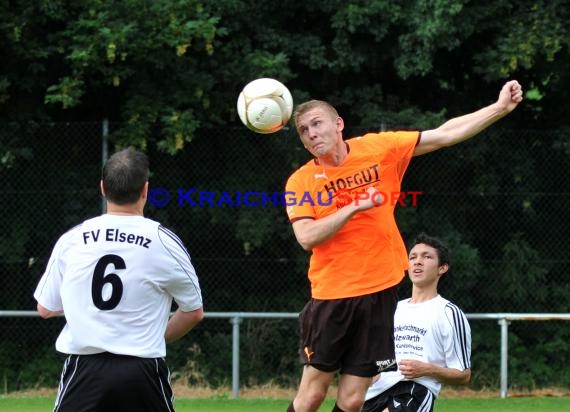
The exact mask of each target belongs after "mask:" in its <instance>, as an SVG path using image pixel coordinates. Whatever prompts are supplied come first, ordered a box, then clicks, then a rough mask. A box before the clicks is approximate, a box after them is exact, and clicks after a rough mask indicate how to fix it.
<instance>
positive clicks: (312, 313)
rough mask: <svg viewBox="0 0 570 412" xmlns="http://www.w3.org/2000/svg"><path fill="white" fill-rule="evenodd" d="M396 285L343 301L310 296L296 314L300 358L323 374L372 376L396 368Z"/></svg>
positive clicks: (302, 361) (303, 362)
mask: <svg viewBox="0 0 570 412" xmlns="http://www.w3.org/2000/svg"><path fill="white" fill-rule="evenodd" d="M397 304H398V293H397V288H396V287H392V288H389V289H386V290H383V291H380V292H376V293H372V294H370V295H364V296H357V297H354V298H346V299H332V300H319V299H311V300H310V301H309V302H308V303H307V304H306V305H305V307H304V308H303V311H302V312H301V314H300V317H299V325H300V345H299V358H300V361H301V363H302V364H304V365H311V366H313V367H315V368H317V369H319V370H321V371H323V372H334V371H337V370H340V373H343V374H344V373H346V374H350V375H355V376H361V377H372V376H374V375H376V374H378V373H379V372H381V371H388V370H396V359H395V358H396V356H395V353H394V312H395V311H396V305H397Z"/></svg>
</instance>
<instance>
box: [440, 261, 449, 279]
mask: <svg viewBox="0 0 570 412" xmlns="http://www.w3.org/2000/svg"><path fill="white" fill-rule="evenodd" d="M448 270H449V265H448V264H447V263H444V264H443V265H441V266H440V267H439V268H438V272H439V276H443V275H445V274H446V273H447V271H448Z"/></svg>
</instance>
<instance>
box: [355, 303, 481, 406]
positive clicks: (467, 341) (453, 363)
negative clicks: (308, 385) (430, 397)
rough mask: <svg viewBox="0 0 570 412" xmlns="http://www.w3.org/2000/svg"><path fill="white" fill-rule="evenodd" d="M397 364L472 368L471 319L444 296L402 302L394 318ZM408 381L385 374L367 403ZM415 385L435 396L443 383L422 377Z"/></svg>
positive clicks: (372, 388) (374, 386) (396, 373)
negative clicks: (411, 361) (412, 362)
mask: <svg viewBox="0 0 570 412" xmlns="http://www.w3.org/2000/svg"><path fill="white" fill-rule="evenodd" d="M394 343H395V346H396V361H397V362H399V361H400V360H402V359H415V360H419V361H422V362H429V363H433V364H435V365H438V366H441V367H446V368H454V369H458V370H460V371H463V370H465V369H468V368H471V328H470V327H469V323H468V321H467V317H466V316H465V314H464V313H463V311H461V309H459V308H458V307H457V306H456V305H454V304H453V303H451V302H450V301H448V300H447V299H444V298H443V297H441V296H439V295H438V296H436V297H435V298H433V299H431V300H429V301H426V302H421V303H410V299H405V300H401V301H400V302H398V307H397V309H396V314H395V316H394ZM402 380H405V378H404V376H403V375H402V374H401V373H400V371H394V372H383V373H381V374H380V379H378V380H377V381H376V382H375V383H373V384H372V385H371V386H370V388H368V392H367V393H366V399H367V400H368V399H370V398H373V397H375V396H376V395H379V394H380V393H382V392H384V391H386V390H387V389H389V388H391V387H392V386H394V385H395V384H396V383H398V382H399V381H402ZM414 381H416V382H418V383H420V384H422V385H424V386H425V387H427V388H428V389H429V390H430V391H431V392H432V393H433V394H434V396H437V395H438V394H439V391H440V390H441V383H440V382H438V381H437V380H436V379H435V378H431V377H421V378H417V379H414Z"/></svg>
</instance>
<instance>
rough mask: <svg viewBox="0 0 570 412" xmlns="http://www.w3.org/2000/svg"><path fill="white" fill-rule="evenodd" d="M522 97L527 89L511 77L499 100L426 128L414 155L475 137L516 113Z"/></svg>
mask: <svg viewBox="0 0 570 412" xmlns="http://www.w3.org/2000/svg"><path fill="white" fill-rule="evenodd" d="M522 100H523V90H522V87H521V85H520V84H519V82H518V81H516V80H511V81H509V82H507V83H505V85H504V86H503V88H502V89H501V91H500V93H499V97H498V99H497V101H496V102H495V103H493V104H490V105H489V106H486V107H483V108H482V109H479V110H477V111H475V112H473V113H469V114H466V115H464V116H459V117H455V118H453V119H451V120H448V121H447V122H445V123H443V124H442V125H441V126H439V127H438V128H437V129H433V130H426V131H423V132H422V136H421V139H420V142H419V143H418V145H417V146H416V148H415V150H414V156H419V155H422V154H426V153H429V152H433V151H434V150H437V149H440V148H442V147H447V146H453V145H455V144H457V143H460V142H462V141H464V140H467V139H469V138H471V137H473V136H475V135H476V134H478V133H480V132H481V131H483V130H484V129H486V128H487V127H489V126H490V125H492V124H493V123H495V122H496V121H498V120H499V119H501V118H503V117H504V116H506V115H507V114H509V113H510V112H512V111H513V110H514V109H515V108H516V107H517V105H518V104H519V103H520V102H521V101H522Z"/></svg>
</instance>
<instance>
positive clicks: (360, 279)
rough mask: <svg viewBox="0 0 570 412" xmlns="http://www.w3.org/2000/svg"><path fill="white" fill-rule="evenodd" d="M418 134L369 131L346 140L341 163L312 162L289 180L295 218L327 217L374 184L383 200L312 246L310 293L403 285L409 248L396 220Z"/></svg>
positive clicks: (344, 293) (355, 292)
mask: <svg viewBox="0 0 570 412" xmlns="http://www.w3.org/2000/svg"><path fill="white" fill-rule="evenodd" d="M419 138H420V132H417V131H415V132H382V133H369V134H366V135H364V136H361V137H356V138H352V139H349V140H346V143H347V144H348V149H349V152H348V155H347V157H346V158H345V159H344V161H343V163H342V164H341V165H339V166H337V167H326V168H324V167H323V166H321V165H319V164H318V163H317V162H316V160H311V161H309V162H308V163H306V164H305V165H304V166H302V167H301V168H300V169H298V170H297V171H296V172H294V173H293V174H292V175H291V176H290V177H289V179H288V181H287V185H286V191H285V196H286V200H287V203H286V204H287V214H288V216H289V220H290V221H291V222H295V221H296V220H299V219H306V218H309V219H320V218H323V217H325V216H328V215H330V214H332V213H334V212H335V211H337V210H338V209H340V208H342V207H343V206H345V205H346V204H349V203H350V202H351V201H352V200H353V199H355V198H358V196H362V195H363V194H364V192H365V191H366V190H367V189H368V188H370V187H374V188H375V189H376V190H377V191H378V192H380V193H381V194H382V195H383V196H384V197H387V198H386V199H385V201H383V202H382V203H381V205H380V206H378V207H373V208H371V209H369V210H366V211H363V212H358V213H356V214H355V215H354V216H353V217H352V218H351V219H350V220H349V221H348V222H347V223H346V224H345V225H344V226H343V227H342V228H341V229H340V230H339V231H338V232H337V233H336V234H335V235H334V236H333V237H332V238H331V239H329V240H327V241H326V242H324V243H321V244H320V245H317V246H315V247H314V248H313V250H312V255H311V260H310V265H309V281H310V282H311V295H312V297H313V298H315V299H341V298H348V297H354V296H361V295H366V294H369V293H374V292H378V291H380V290H384V289H387V288H389V287H391V286H394V285H397V284H398V283H400V281H401V280H402V278H403V277H404V271H405V270H406V269H407V267H408V258H407V252H406V247H405V245H404V241H403V240H402V236H401V235H400V231H399V230H398V227H397V225H396V220H395V218H394V208H395V204H396V203H397V202H396V201H393V199H392V196H393V195H392V194H396V196H397V194H398V193H399V192H400V186H401V182H402V178H403V176H404V173H405V171H406V169H407V167H408V164H409V163H410V160H411V158H412V155H413V152H414V148H415V146H416V145H417V143H418V142H419Z"/></svg>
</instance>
